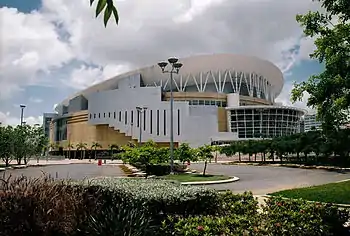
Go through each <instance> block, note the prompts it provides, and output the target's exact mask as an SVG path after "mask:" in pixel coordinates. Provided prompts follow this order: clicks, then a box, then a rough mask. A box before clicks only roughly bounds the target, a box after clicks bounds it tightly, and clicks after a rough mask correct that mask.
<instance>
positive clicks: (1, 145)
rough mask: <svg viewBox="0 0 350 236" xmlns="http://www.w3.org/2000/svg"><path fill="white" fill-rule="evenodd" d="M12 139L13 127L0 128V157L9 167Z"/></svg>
mask: <svg viewBox="0 0 350 236" xmlns="http://www.w3.org/2000/svg"><path fill="white" fill-rule="evenodd" d="M13 149H14V137H13V127H12V126H6V127H0V157H1V159H2V160H3V162H5V166H6V167H7V166H9V165H10V162H11V161H12V159H13Z"/></svg>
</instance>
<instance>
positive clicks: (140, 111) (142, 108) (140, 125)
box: [136, 107, 147, 147]
mask: <svg viewBox="0 0 350 236" xmlns="http://www.w3.org/2000/svg"><path fill="white" fill-rule="evenodd" d="M136 110H137V115H138V117H139V128H140V130H139V132H140V133H139V146H140V147H141V141H142V114H143V113H144V112H145V111H146V110H147V107H136Z"/></svg>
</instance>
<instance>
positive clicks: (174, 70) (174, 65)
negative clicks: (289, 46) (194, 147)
mask: <svg viewBox="0 0 350 236" xmlns="http://www.w3.org/2000/svg"><path fill="white" fill-rule="evenodd" d="M168 64H170V66H171V67H170V69H169V70H166V67H167V65H168ZM158 66H159V67H160V69H161V70H162V73H169V74H170V172H171V173H173V172H174V96H173V74H178V73H179V71H180V68H181V67H182V63H180V62H178V59H177V58H175V57H171V58H169V59H168V62H165V61H164V62H159V63H158Z"/></svg>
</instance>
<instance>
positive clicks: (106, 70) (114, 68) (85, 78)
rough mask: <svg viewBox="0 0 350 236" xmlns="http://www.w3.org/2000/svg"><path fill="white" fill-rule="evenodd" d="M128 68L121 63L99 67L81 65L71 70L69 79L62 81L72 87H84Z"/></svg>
mask: <svg viewBox="0 0 350 236" xmlns="http://www.w3.org/2000/svg"><path fill="white" fill-rule="evenodd" d="M128 69H129V68H128V66H121V65H119V66H118V65H107V66H105V67H99V68H97V67H88V66H85V65H82V66H80V68H77V69H74V70H73V71H72V73H71V75H70V80H68V81H66V80H64V81H62V82H63V83H67V86H69V87H72V88H76V89H84V88H86V87H89V86H92V85H94V84H97V83H99V82H101V81H103V80H106V79H109V78H111V77H113V76H115V75H117V74H120V73H123V72H126V71H128Z"/></svg>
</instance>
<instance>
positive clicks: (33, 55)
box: [0, 7, 73, 99]
mask: <svg viewBox="0 0 350 236" xmlns="http://www.w3.org/2000/svg"><path fill="white" fill-rule="evenodd" d="M0 15H1V18H2V24H1V52H0V53H1V54H0V57H1V60H0V88H1V89H0V99H6V98H10V97H11V96H13V94H14V93H15V92H19V91H21V88H23V87H24V86H26V85H28V84H36V83H38V82H39V81H38V79H37V76H36V75H37V73H38V72H40V71H43V72H48V71H49V70H50V69H51V68H52V67H60V66H61V65H62V64H63V63H65V62H68V61H69V60H70V59H71V58H72V57H73V55H72V53H71V51H70V48H69V45H67V44H65V43H63V42H61V41H60V40H59V39H58V34H57V32H56V29H55V26H54V25H53V24H52V23H51V22H49V21H48V20H47V18H45V16H44V15H43V14H41V13H40V12H36V11H34V12H31V13H28V14H24V13H21V12H18V11H17V10H16V9H14V8H7V7H3V8H0Z"/></svg>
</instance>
